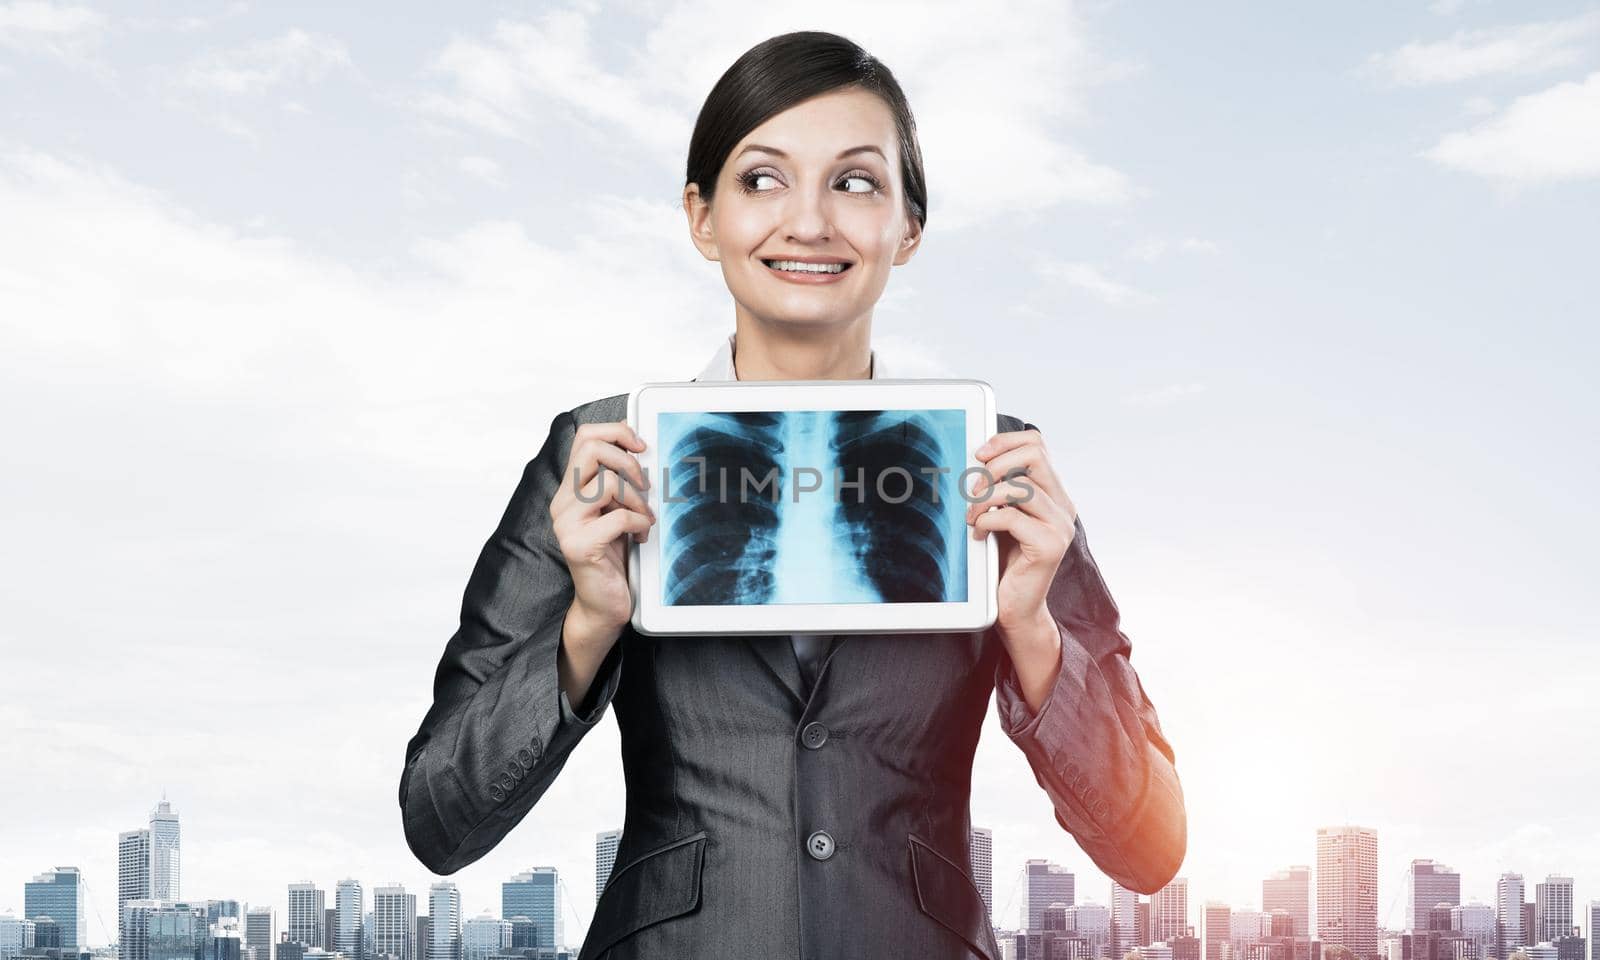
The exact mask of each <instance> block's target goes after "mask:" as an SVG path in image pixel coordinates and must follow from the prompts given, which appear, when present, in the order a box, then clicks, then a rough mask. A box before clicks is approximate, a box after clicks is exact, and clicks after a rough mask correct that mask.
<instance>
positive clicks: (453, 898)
mask: <svg viewBox="0 0 1600 960" xmlns="http://www.w3.org/2000/svg"><path fill="white" fill-rule="evenodd" d="M427 960H462V956H461V891H460V890H457V889H456V885H455V884H454V883H451V882H450V881H448V880H442V881H440V882H438V883H435V884H433V885H431V886H429V887H428V956H427Z"/></svg>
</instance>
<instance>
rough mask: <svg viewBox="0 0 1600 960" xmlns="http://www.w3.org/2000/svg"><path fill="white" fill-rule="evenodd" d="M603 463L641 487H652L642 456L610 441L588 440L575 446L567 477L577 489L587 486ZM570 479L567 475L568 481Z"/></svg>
mask: <svg viewBox="0 0 1600 960" xmlns="http://www.w3.org/2000/svg"><path fill="white" fill-rule="evenodd" d="M602 466H606V467H610V468H611V470H612V472H613V473H616V474H619V475H620V476H621V477H623V478H626V480H627V481H628V485H629V486H631V487H634V488H636V489H639V490H648V489H650V478H649V477H647V476H645V473H644V467H642V466H640V465H639V458H638V457H636V456H634V455H633V454H631V453H629V452H628V451H626V450H624V449H622V448H621V447H619V446H617V445H616V444H615V443H613V442H611V441H609V440H601V439H598V438H590V439H586V440H584V441H583V442H582V445H581V446H575V447H574V448H573V451H572V457H571V459H570V461H569V462H568V465H567V476H568V477H571V478H572V480H573V486H574V487H575V488H577V489H585V488H586V487H587V485H588V483H589V481H590V480H592V479H594V477H595V476H597V475H598V474H599V473H600V468H601V467H602ZM565 479H566V478H563V482H565Z"/></svg>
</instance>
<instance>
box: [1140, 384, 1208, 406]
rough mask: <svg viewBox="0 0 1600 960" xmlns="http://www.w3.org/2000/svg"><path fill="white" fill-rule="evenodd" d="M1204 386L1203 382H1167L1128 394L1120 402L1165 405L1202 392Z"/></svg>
mask: <svg viewBox="0 0 1600 960" xmlns="http://www.w3.org/2000/svg"><path fill="white" fill-rule="evenodd" d="M1205 388H1206V385H1205V384H1203V383H1169V384H1167V385H1166V386H1162V387H1156V388H1155V389H1153V390H1144V391H1141V392H1138V393H1131V394H1128V395H1127V396H1124V397H1123V398H1122V402H1124V403H1126V404H1128V405H1129V406H1134V407H1165V406H1169V405H1171V404H1173V403H1175V402H1177V401H1178V400H1181V399H1183V398H1184V397H1188V396H1192V395H1194V394H1196V393H1201V392H1204V390H1205Z"/></svg>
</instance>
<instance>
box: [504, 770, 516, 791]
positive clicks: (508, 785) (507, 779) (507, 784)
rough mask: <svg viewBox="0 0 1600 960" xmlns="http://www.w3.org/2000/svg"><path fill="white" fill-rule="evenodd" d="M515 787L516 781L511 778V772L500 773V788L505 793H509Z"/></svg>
mask: <svg viewBox="0 0 1600 960" xmlns="http://www.w3.org/2000/svg"><path fill="white" fill-rule="evenodd" d="M516 788H517V781H515V780H513V779H511V774H509V773H502V774H500V789H501V790H504V791H505V792H506V793H510V792H511V791H513V790H515V789H516Z"/></svg>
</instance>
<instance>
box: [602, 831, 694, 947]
mask: <svg viewBox="0 0 1600 960" xmlns="http://www.w3.org/2000/svg"><path fill="white" fill-rule="evenodd" d="M705 849H706V832H705V831H704V830H700V831H697V832H695V833H691V834H689V835H688V836H685V837H679V838H678V839H676V840H673V841H671V842H670V843H666V844H663V845H661V846H659V847H656V848H655V849H653V850H650V851H648V852H646V853H644V854H641V855H640V856H638V857H635V858H634V859H632V860H630V861H628V862H627V863H626V864H624V865H621V866H618V867H617V868H616V869H614V870H612V871H611V877H610V879H608V880H607V881H606V886H605V889H604V890H602V891H601V892H600V899H599V901H598V902H596V903H595V906H594V919H593V920H592V921H590V923H589V933H588V935H587V936H586V937H584V939H583V949H582V950H580V951H579V952H578V960H593V958H595V957H598V956H599V955H600V954H601V953H603V952H605V950H606V948H608V947H610V946H611V945H612V944H614V943H616V942H617V941H619V940H621V939H623V938H624V937H628V936H631V935H633V934H635V933H637V932H639V931H640V930H643V929H644V928H645V927H648V926H650V925H651V924H652V923H660V922H661V921H663V920H667V919H670V918H672V917H676V916H681V915H682V914H685V913H688V912H689V911H691V910H693V909H695V908H696V907H698V906H699V905H700V872H701V870H702V869H703V868H704V866H705Z"/></svg>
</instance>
